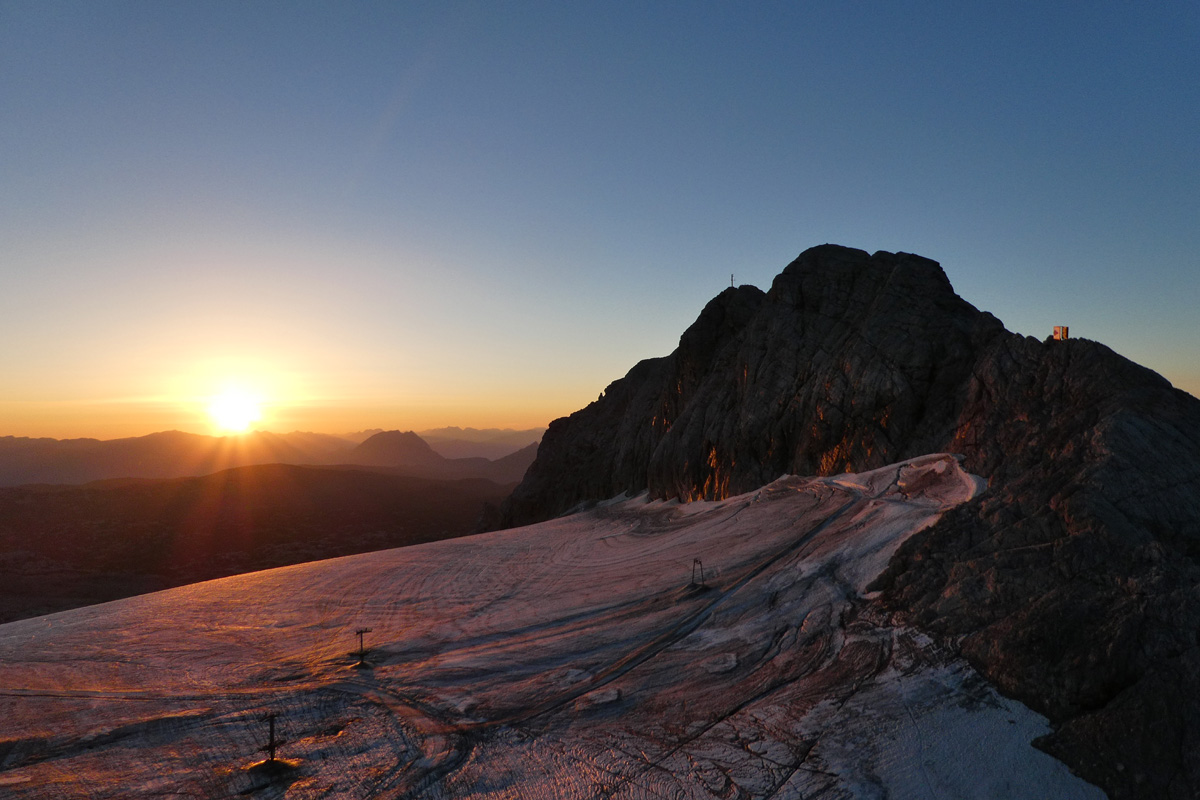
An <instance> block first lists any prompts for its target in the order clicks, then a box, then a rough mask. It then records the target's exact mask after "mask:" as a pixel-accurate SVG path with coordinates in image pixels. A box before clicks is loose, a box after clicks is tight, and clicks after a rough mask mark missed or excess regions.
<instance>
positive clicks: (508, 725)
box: [0, 455, 1100, 800]
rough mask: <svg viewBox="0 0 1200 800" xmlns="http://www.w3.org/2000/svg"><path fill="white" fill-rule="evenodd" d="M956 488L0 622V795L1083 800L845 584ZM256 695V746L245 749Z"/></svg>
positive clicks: (984, 701) (514, 535)
mask: <svg viewBox="0 0 1200 800" xmlns="http://www.w3.org/2000/svg"><path fill="white" fill-rule="evenodd" d="M980 488H981V482H979V481H978V480H977V479H975V478H973V477H972V476H970V475H967V474H965V473H964V472H963V471H962V470H961V469H960V467H959V466H958V464H957V463H956V462H955V460H954V459H952V458H950V457H947V456H938V455H934V456H928V457H924V458H921V459H916V460H914V461H912V462H909V463H904V464H899V465H895V466H890V467H887V468H883V469H880V470H877V471H874V472H872V473H867V474H862V475H845V476H840V477H838V478H827V479H798V478H788V479H782V480H779V481H777V482H775V483H773V484H771V485H770V486H768V487H766V488H764V489H762V490H761V491H758V492H754V493H751V494H747V495H744V496H740V497H735V498H729V499H727V500H725V501H720V502H701V503H695V504H691V505H687V506H680V505H679V504H676V503H662V502H647V501H646V500H645V499H644V498H635V499H632V500H625V501H623V502H617V503H610V504H607V505H605V506H604V507H601V508H597V509H594V510H592V511H590V512H588V513H585V514H581V515H576V516H574V517H571V518H568V519H564V520H555V521H553V522H549V523H545V524H542V525H538V526H533V527H530V528H525V529H521V530H512V531H501V532H497V533H492V534H485V535H481V536H475V537H469V538H464V539H457V540H453V541H448V542H437V543H433V544H429V545H420V546H417V547H410V548H404V549H401V550H394V551H388V552H384V553H372V554H367V555H363V556H353V557H348V558H343V559H338V560H334V561H327V562H321V563H313V564H305V565H300V566H296V567H289V568H284V569H279V570H272V571H269V572H262V573H255V574H252V575H242V576H238V577H236V578H228V579H224V580H220V581H214V582H210V583H206V584H197V585H193V586H189V587H184V588H182V589H176V590H171V591H168V592H162V593H158V594H155V595H148V596H144V597H139V598H134V599H131V600H125V601H120V602H117V603H112V604H108V605H106V606H98V607H94V608H89V609H79V610H76V611H71V612H65V613H62V614H57V615H53V616H49V617H43V618H39V619H33V620H25V621H22V622H16V623H10V624H8V625H4V626H0V707H3V709H4V712H5V720H6V726H5V737H6V738H5V739H4V740H3V745H2V747H0V786H2V787H3V789H4V791H5V792H6V796H8V797H12V798H14V800H17V799H21V798H42V797H46V796H54V795H63V796H71V795H75V794H84V793H86V794H87V796H89V797H92V798H109V797H112V798H118V797H119V798H133V797H153V796H161V795H162V794H164V793H171V794H183V795H190V796H198V797H212V798H217V797H236V796H256V797H279V796H283V795H284V793H285V792H286V793H287V795H288V796H301V797H310V796H311V797H317V796H319V797H332V798H350V797H354V798H365V797H406V798H413V799H414V800H419V799H423V798H428V799H429V800H432V799H433V798H439V799H441V800H450V799H451V798H466V797H472V798H495V799H496V800H499V798H512V797H523V798H525V797H528V798H540V797H559V798H564V799H565V800H573V799H574V798H580V799H581V800H582V798H592V797H613V798H636V797H697V798H703V797H742V798H755V799H757V800H765V799H766V798H772V797H773V798H780V797H815V796H826V797H868V796H878V797H882V796H891V797H910V796H945V797H956V798H1000V797H1055V798H1058V799H1059V800H1069V799H1071V798H1080V799H1081V800H1082V799H1083V798H1087V799H1088V800H1092V799H1093V798H1098V797H1099V795H1100V793H1099V792H1098V791H1097V790H1096V789H1095V788H1094V787H1091V786H1088V785H1087V784H1085V783H1083V782H1082V781H1079V780H1078V779H1077V778H1075V777H1073V776H1072V775H1070V774H1069V772H1068V771H1067V770H1066V769H1065V768H1064V767H1063V766H1062V765H1061V764H1059V763H1057V762H1055V761H1054V760H1053V759H1051V758H1049V757H1048V756H1046V755H1044V754H1042V753H1039V752H1038V751H1037V750H1035V749H1034V748H1032V747H1030V746H1029V740H1030V739H1031V738H1032V737H1034V736H1037V735H1039V734H1040V733H1042V732H1045V731H1046V730H1047V727H1046V725H1045V721H1044V720H1042V719H1040V718H1038V717H1037V716H1036V715H1034V714H1032V713H1031V712H1029V711H1028V710H1027V709H1025V708H1023V707H1021V706H1020V704H1018V703H1015V702H1012V701H1008V700H1005V699H1004V698H1002V697H999V696H998V695H997V694H996V693H995V692H993V691H992V690H990V689H989V688H988V687H987V686H986V685H985V684H983V683H982V682H981V681H980V680H979V679H978V677H977V676H976V675H975V674H974V673H973V672H972V670H971V669H970V668H969V667H968V666H967V665H965V664H964V663H963V662H962V661H961V660H956V659H953V658H949V657H947V656H946V654H945V653H943V652H941V651H940V650H939V648H937V647H935V646H933V645H932V643H931V642H930V641H929V640H928V639H927V638H924V637H922V636H921V635H919V634H917V633H915V632H914V631H912V630H910V629H907V628H903V627H896V626H893V625H891V624H890V623H889V621H888V620H887V618H886V616H885V615H879V614H876V613H875V612H874V611H873V607H872V606H871V604H870V603H868V602H866V601H864V599H863V597H862V594H863V592H864V591H865V587H866V585H867V584H868V583H869V581H870V580H871V579H872V577H873V576H874V575H875V574H876V573H877V572H878V571H879V570H880V569H881V568H882V567H883V565H884V564H885V563H886V562H887V560H888V557H889V555H890V554H891V553H892V551H894V549H895V548H896V547H897V546H898V545H900V543H901V542H902V541H903V540H904V539H905V538H906V537H911V536H912V535H913V534H914V531H917V530H919V529H921V528H922V527H924V526H926V525H928V524H930V523H931V522H933V521H935V520H937V519H938V518H939V517H940V516H941V515H943V514H945V513H946V512H947V511H948V510H950V509H952V508H954V507H956V506H959V505H961V504H962V503H964V502H969V500H970V498H971V497H972V496H974V495H975V494H976V493H977V492H978V491H979V490H980ZM696 560H698V561H700V562H702V572H701V571H700V569H698V567H699V565H698V564H697V563H696ZM364 629H365V633H364V635H365V637H366V640H365V643H366V646H367V647H368V648H369V651H370V652H369V653H368V654H367V660H368V662H369V664H370V668H367V669H356V668H355V667H354V666H353V665H354V663H355V660H356V659H355V656H354V655H353V654H352V653H351V652H350V651H351V650H354V649H357V647H358V640H357V638H356V635H355V634H356V632H357V631H362V630H364ZM64 654H69V657H64ZM268 714H274V715H275V722H274V725H275V727H276V730H277V735H278V738H279V739H281V740H283V743H282V744H281V745H280V746H279V753H278V755H279V758H280V760H279V761H277V762H275V763H274V764H273V765H264V764H262V763H259V764H257V765H256V764H255V762H258V761H259V760H260V759H262V758H263V756H264V753H263V752H262V748H263V747H264V745H265V744H266V738H267V735H268V733H267V719H266V716H267V715H268Z"/></svg>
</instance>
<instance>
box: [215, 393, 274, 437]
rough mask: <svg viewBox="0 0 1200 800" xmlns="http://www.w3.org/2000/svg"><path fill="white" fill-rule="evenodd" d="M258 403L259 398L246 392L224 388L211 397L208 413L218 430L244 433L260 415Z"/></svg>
mask: <svg viewBox="0 0 1200 800" xmlns="http://www.w3.org/2000/svg"><path fill="white" fill-rule="evenodd" d="M260 405H261V404H260V402H259V399H258V398H257V397H255V396H254V395H252V394H250V393H248V392H245V391H242V390H239V389H226V390H225V391H224V392H222V393H221V394H219V395H217V396H216V397H214V398H213V400H212V402H211V403H210V404H209V406H208V415H209V417H210V418H211V419H212V422H213V424H214V425H215V426H216V427H217V428H218V429H219V430H221V431H224V432H227V433H244V432H245V431H246V430H248V429H249V427H250V425H251V424H253V423H255V422H258V420H259V419H260V418H261V417H262V412H261V410H260Z"/></svg>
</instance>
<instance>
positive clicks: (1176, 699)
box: [506, 245, 1200, 798]
mask: <svg viewBox="0 0 1200 800" xmlns="http://www.w3.org/2000/svg"><path fill="white" fill-rule="evenodd" d="M929 452H952V453H959V454H962V455H963V456H964V459H965V460H964V466H965V468H966V469H968V470H969V471H970V472H972V473H975V474H978V475H981V476H984V477H985V478H986V479H987V480H988V483H989V491H988V492H987V493H986V494H984V495H982V496H981V497H979V498H977V499H975V500H973V501H971V502H970V503H967V504H965V505H963V506H962V507H960V508H957V509H955V510H954V511H952V512H950V513H948V514H947V515H946V516H945V517H944V518H943V519H942V520H941V521H940V522H939V523H938V524H936V525H934V526H933V527H931V528H930V529H929V530H927V531H924V532H922V533H920V534H918V535H917V536H914V537H913V538H912V539H911V540H909V541H908V542H907V543H906V544H905V546H904V547H902V548H901V549H900V550H899V552H898V553H897V555H896V557H895V558H894V559H893V560H892V562H891V564H890V565H889V567H888V569H887V570H886V571H885V573H884V574H883V576H882V577H881V578H880V580H879V581H878V583H877V584H876V587H875V588H877V589H879V590H880V592H881V594H880V595H879V597H878V598H876V599H875V600H874V602H873V605H872V608H873V609H874V613H880V614H892V615H894V618H895V619H896V620H898V621H904V622H906V623H910V624H912V625H914V626H916V627H917V628H918V629H920V630H922V631H924V632H927V633H929V634H931V635H933V636H934V637H936V640H937V641H938V642H939V643H940V644H941V645H943V646H945V647H947V648H949V649H950V650H951V651H953V652H957V653H961V654H963V655H964V656H966V658H967V659H968V660H969V661H970V663H971V664H972V665H974V667H975V668H977V669H978V670H979V671H980V672H981V673H982V674H983V675H984V676H986V678H987V679H988V680H989V681H991V682H992V683H993V684H994V685H995V686H997V687H999V688H1000V689H1001V690H1002V691H1003V692H1004V693H1005V694H1007V695H1008V696H1010V697H1015V698H1018V699H1020V700H1021V701H1023V702H1025V703H1027V704H1029V705H1030V706H1031V707H1033V708H1035V709H1037V710H1038V711H1040V712H1042V713H1044V714H1046V715H1047V716H1048V717H1049V718H1050V720H1051V722H1052V724H1053V731H1052V732H1050V733H1049V734H1048V735H1047V736H1045V737H1043V738H1042V739H1040V740H1039V746H1041V747H1043V748H1044V749H1046V750H1047V751H1048V752H1051V753H1053V754H1055V755H1056V756H1058V757H1060V758H1062V759H1063V760H1064V761H1065V762H1066V763H1068V764H1070V765H1071V767H1072V768H1073V769H1075V770H1076V771H1078V773H1079V774H1081V775H1082V776H1084V777H1086V778H1087V779H1088V780H1090V781H1093V782H1095V783H1097V784H1099V785H1101V786H1103V787H1104V788H1105V789H1106V790H1107V792H1108V793H1109V794H1110V796H1112V797H1114V798H1126V797H1138V798H1192V797H1197V796H1200V588H1198V587H1200V565H1198V562H1197V558H1198V557H1200V401H1198V400H1197V399H1196V398H1194V397H1192V396H1191V395H1188V394H1187V393H1185V392H1182V391H1179V390H1176V389H1174V388H1172V387H1171V386H1170V384H1169V383H1168V382H1167V381H1166V380H1164V379H1163V378H1162V377H1160V376H1159V375H1157V374H1155V373H1153V372H1151V371H1150V370H1147V369H1145V368H1143V367H1140V366H1138V365H1136V364H1134V363H1132V362H1130V361H1129V360H1127V359H1125V358H1123V357H1121V356H1119V355H1118V354H1116V353H1114V352H1113V351H1112V350H1110V349H1109V348H1107V347H1105V346H1104V345H1102V344H1099V343H1097V342H1093V341H1088V340H1079V339H1073V340H1068V341H1038V340H1036V339H1032V338H1028V337H1022V336H1019V335H1016V334H1013V333H1010V332H1009V331H1007V330H1005V329H1004V327H1003V325H1002V324H1001V323H1000V321H999V320H997V319H996V318H995V317H993V316H992V315H990V314H987V313H985V312H981V311H979V310H977V309H976V308H975V307H974V306H972V305H971V304H969V303H967V302H966V301H965V300H963V299H962V298H960V297H958V295H956V294H955V293H954V290H953V288H952V287H951V285H950V282H949V281H948V280H947V278H946V275H945V273H944V272H943V271H942V269H941V267H940V266H939V265H938V264H937V263H936V262H934V261H931V260H929V259H926V258H922V257H920V256H914V255H909V254H903V253H901V254H892V253H883V252H880V253H876V254H874V255H868V254H867V253H865V252H862V251H859V250H853V249H849V248H844V247H838V246H834V245H823V246H821V247H816V248H812V249H811V250H808V251H806V252H805V253H803V254H802V255H801V256H800V257H799V258H797V259H796V261H795V262H793V263H792V264H791V265H789V266H788V267H787V268H786V269H785V270H784V271H783V272H782V273H781V274H780V275H779V276H778V277H777V278H776V279H775V281H774V283H773V285H772V287H771V289H770V291H768V292H765V293H764V292H761V291H760V290H758V289H756V288H754V287H748V286H743V287H740V288H737V289H728V290H726V291H725V292H723V293H722V294H721V295H719V296H718V297H716V298H715V299H714V300H713V301H712V302H710V303H709V305H708V306H707V307H706V308H705V309H704V311H703V312H702V313H701V315H700V317H699V319H697V321H696V322H695V323H694V324H693V325H692V326H691V327H690V328H689V329H688V330H687V331H686V332H685V333H684V334H683V336H682V337H681V338H680V343H679V348H678V349H677V350H676V351H675V352H674V353H672V354H671V355H669V356H666V357H663V358H659V359H651V360H648V361H643V362H641V363H639V364H638V365H636V366H635V367H634V368H633V369H632V370H630V372H629V374H628V375H627V376H626V377H625V378H623V379H621V380H618V381H616V382H614V383H613V384H612V385H610V386H609V387H608V388H607V389H606V390H605V392H604V395H603V396H602V397H601V398H600V399H599V400H598V401H597V402H595V403H592V404H591V405H589V406H588V407H587V408H585V409H582V410H580V411H578V412H576V413H575V414H572V415H571V416H570V417H567V418H564V419H561V420H557V421H555V422H554V423H552V424H551V426H550V429H549V430H548V431H547V433H546V435H545V438H544V439H543V442H542V445H541V448H540V449H539V452H538V458H537V461H536V462H535V463H534V465H533V466H532V467H531V468H530V471H529V473H528V474H527V475H526V478H525V480H524V482H523V483H522V484H521V485H520V486H519V487H518V489H517V490H516V492H514V494H513V495H512V497H511V498H510V501H509V504H508V506H507V509H506V513H507V521H508V522H509V523H510V524H521V523H528V522H531V521H535V520H540V519H547V518H550V517H552V516H555V515H557V514H560V513H563V512H564V511H567V510H568V509H572V508H577V507H581V506H586V504H588V503H591V502H594V501H596V500H597V499H600V498H605V497H610V496H613V495H615V494H619V493H621V492H631V493H636V492H640V491H643V490H648V491H649V493H650V496H652V497H655V498H681V499H698V498H704V499H719V498H723V497H727V496H730V495H733V494H737V493H740V492H746V491H750V490H752V489H754V488H756V487H759V486H763V485H765V484H767V483H768V482H770V481H772V480H774V479H775V478H776V477H778V476H779V475H781V474H800V475H836V474H839V473H841V472H843V471H861V470H867V469H872V468H876V467H879V466H881V465H884V464H888V463H892V462H895V461H899V460H901V459H905V458H909V457H912V456H916V455H919V454H921V453H929ZM1039 796H1041V795H1039Z"/></svg>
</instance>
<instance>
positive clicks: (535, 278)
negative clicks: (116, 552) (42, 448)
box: [0, 0, 1200, 438]
mask: <svg viewBox="0 0 1200 800" xmlns="http://www.w3.org/2000/svg"><path fill="white" fill-rule="evenodd" d="M1198 42H1200V4H1197V3H1195V2H1192V0H1185V1H1181V2H1175V1H1174V0H1164V2H1159V3H1153V4H1132V3H1128V2H1105V1H1104V0H1100V1H1099V2H1094V3H1079V2H1069V3H1056V2H1028V3H1026V2H1011V3H1002V4H1000V3H963V2H914V3H904V4H898V3H890V2H854V1H853V0H852V1H851V2H789V3H782V2H761V3H728V2H722V3H716V2H713V3H708V2H688V3H683V2H678V3H676V2H657V3H645V2H633V3H623V2H614V1H613V0H606V1H605V2H596V3H591V2H572V3H562V2H547V3H530V2H512V3H485V2H479V3H474V2H472V3H459V2H450V1H448V0H441V1H439V2H430V3H422V2H404V3H396V2H357V3H335V2H325V3H314V2H267V1H265V0H262V1H259V2H254V3H232V2H230V3H211V2H203V3H200V2H185V1H184V0H172V2H93V1H91V0H88V2H55V1H54V0H29V1H26V0H0V187H2V189H0V435H17V436H49V437H55V438H68V437H80V436H92V437H97V438H114V437H118V436H132V435H141V434H145V433H150V432H152V431H157V430H168V429H180V430H190V431H194V432H200V433H207V432H210V430H211V429H212V428H213V427H214V422H213V420H212V419H211V418H210V416H209V414H208V412H207V409H208V407H209V405H210V404H211V400H212V398H213V397H214V396H218V395H221V394H223V393H226V392H241V393H242V394H243V395H245V396H248V397H252V398H256V399H257V402H258V403H259V404H260V406H261V409H260V410H261V415H260V419H259V420H257V425H256V426H257V427H263V428H268V429H271V430H276V431H281V432H282V431H289V430H315V431H324V432H331V433H336V432H347V431H353V430H360V429H364V428H375V427H382V428H401V429H409V428H413V429H418V430H419V429H422V428H428V427H436V426H442V425H460V426H464V427H465V426H473V427H511V428H530V427H536V426H541V425H545V424H546V423H548V422H549V421H550V420H551V419H554V418H556V417H559V416H563V415H566V414H569V413H571V412H572V411H574V410H576V409H578V408H580V407H582V406H584V405H586V404H587V403H588V402H590V401H591V400H594V399H595V398H596V396H597V395H598V394H599V393H600V392H601V391H602V390H603V389H604V387H605V386H606V385H607V384H608V383H610V382H611V381H613V380H615V379H617V378H619V377H621V376H622V375H624V374H625V372H626V371H627V370H628V369H629V368H630V367H631V366H632V365H633V364H634V363H635V362H637V361H638V360H640V359H643V358H650V357H655V356H661V355H666V354H667V353H669V352H671V350H673V349H674V347H675V345H676V344H677V342H678V338H679V335H680V334H681V333H682V332H683V330H684V329H685V328H686V327H687V326H688V325H689V324H690V323H691V322H692V321H693V320H694V319H695V317H696V316H697V315H698V314H699V312H700V310H701V309H702V308H703V306H704V304H705V303H706V302H707V301H708V300H709V299H711V298H712V297H713V296H714V295H716V294H717V293H719V292H720V291H721V290H722V289H723V288H724V287H726V286H728V285H729V280H730V275H731V273H732V274H733V275H734V277H735V280H736V282H737V283H739V284H742V283H748V284H754V285H757V286H759V287H761V288H764V289H766V288H769V286H770V283H771V280H772V278H773V277H774V276H775V275H776V274H778V273H779V272H780V271H781V270H782V269H783V268H784V267H785V266H786V265H787V264H788V263H789V262H790V261H791V260H792V259H794V258H795V257H796V255H798V254H799V253H800V252H801V251H803V250H805V249H807V248H808V247H811V246H813V245H817V244H821V243H824V242H835V243H838V244H843V245H847V246H851V247H857V248H861V249H863V250H867V251H870V252H873V251H876V250H889V251H904V252H913V253H919V254H921V255H923V256H926V257H929V258H933V259H935V260H937V261H939V262H941V264H942V266H943V268H944V269H945V271H946V273H947V275H948V277H949V278H950V280H951V282H952V283H953V285H954V287H955V289H956V291H957V292H958V293H959V294H960V295H961V296H962V297H964V298H965V299H966V300H968V301H969V302H971V303H972V304H974V305H975V306H976V307H978V308H981V309H983V310H987V311H990V312H992V313H994V314H995V315H996V316H997V317H999V318H1000V319H1001V320H1002V321H1003V322H1004V323H1005V324H1006V326H1007V327H1008V328H1009V329H1010V330H1014V331H1017V332H1020V333H1023V334H1027V335H1032V336H1036V337H1038V338H1045V337H1046V336H1047V335H1048V334H1049V333H1050V331H1051V328H1052V326H1054V325H1069V326H1070V329H1071V334H1072V335H1073V336H1080V337H1084V338H1089V339H1095V340H1098V341H1101V342H1103V343H1105V344H1107V345H1108V346H1110V347H1112V348H1113V349H1114V350H1116V351H1117V352H1119V353H1122V354H1123V355H1125V356H1127V357H1129V358H1132V359H1133V360H1135V361H1138V362H1139V363H1142V364H1145V365H1146V366H1148V367H1150V368H1152V369H1154V370H1156V371H1158V372H1160V373H1162V374H1163V375H1164V376H1166V377H1167V378H1168V379H1169V380H1171V381H1172V383H1174V384H1175V385H1176V386H1178V387H1180V388H1182V389H1185V390H1187V391H1189V392H1191V393H1192V394H1200V310H1198V308H1200V303H1198V302H1197V301H1198V300H1200V255H1198V254H1200V146H1198V140H1197V133H1198V132H1200V80H1198V77H1200V47H1198V46H1197V43H1198Z"/></svg>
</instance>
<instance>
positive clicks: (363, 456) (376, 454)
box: [349, 431, 444, 467]
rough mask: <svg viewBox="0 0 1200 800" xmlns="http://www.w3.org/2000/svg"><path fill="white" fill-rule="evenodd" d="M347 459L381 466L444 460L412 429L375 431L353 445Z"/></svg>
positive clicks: (413, 464) (411, 464)
mask: <svg viewBox="0 0 1200 800" xmlns="http://www.w3.org/2000/svg"><path fill="white" fill-rule="evenodd" d="M349 459H350V461H351V463H355V464H370V465H372V466H381V467H403V466H417V465H426V464H430V463H436V462H441V461H443V460H444V459H443V458H442V457H441V456H440V455H438V454H437V453H436V452H434V450H433V448H431V447H430V446H429V444H428V443H427V442H426V441H425V440H424V439H422V438H421V437H420V436H418V435H417V434H415V433H414V432H412V431H383V432H381V433H377V434H375V435H374V436H372V437H370V438H369V439H367V440H366V441H364V442H363V443H362V444H360V445H358V447H355V448H354V450H353V451H351V453H350V456H349Z"/></svg>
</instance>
